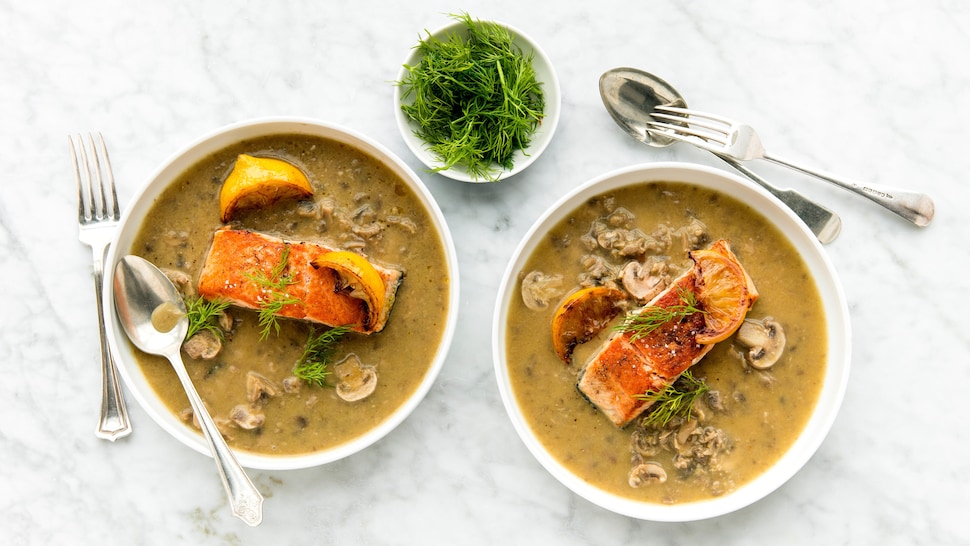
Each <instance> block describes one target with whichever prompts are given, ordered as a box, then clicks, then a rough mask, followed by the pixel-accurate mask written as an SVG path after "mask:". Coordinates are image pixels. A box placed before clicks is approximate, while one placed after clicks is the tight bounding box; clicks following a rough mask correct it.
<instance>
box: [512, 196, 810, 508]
mask: <svg viewBox="0 0 970 546" xmlns="http://www.w3.org/2000/svg"><path fill="white" fill-rule="evenodd" d="M717 239H724V240H726V241H728V242H729V243H730V248H731V249H732V250H733V251H734V253H735V254H736V255H737V258H738V260H739V261H740V262H741V263H742V264H743V266H744V269H745V270H746V271H747V273H748V274H749V275H750V277H751V280H752V281H753V283H754V285H755V286H756V287H757V291H758V293H759V297H758V299H757V301H756V302H755V303H754V305H753V306H752V307H751V309H750V310H749V311H748V314H747V319H746V320H745V322H744V324H743V325H742V327H741V329H739V330H738V332H737V333H735V334H734V335H733V336H731V337H730V338H728V339H726V340H724V341H721V342H719V343H717V344H716V345H714V347H713V349H712V350H711V351H710V352H709V353H708V354H707V355H706V356H705V357H704V358H703V359H702V360H700V361H699V362H698V363H697V364H695V365H694V366H693V367H691V368H690V369H689V372H690V376H689V377H687V375H688V374H684V376H681V380H686V379H689V378H692V379H694V380H696V381H697V382H699V383H701V384H702V385H703V386H704V387H705V389H706V390H698V391H697V392H698V393H699V396H698V398H697V399H696V400H695V401H694V403H693V405H692V406H691V409H690V412H689V413H680V414H677V415H675V416H674V417H673V418H671V419H669V420H668V421H666V422H665V423H662V422H658V420H657V419H654V418H651V416H652V415H653V411H654V410H655V409H656V408H657V407H658V406H659V405H660V404H659V403H657V404H655V405H654V406H651V407H650V409H648V410H647V411H646V412H645V413H643V414H642V415H641V416H640V417H639V418H637V419H635V420H634V421H633V422H631V423H630V424H629V425H627V426H625V427H622V428H620V427H617V426H616V425H614V424H613V423H612V422H611V421H610V420H609V419H608V418H607V417H606V416H605V415H604V414H603V413H601V412H600V411H599V410H598V409H597V408H596V407H594V406H593V405H592V404H590V403H589V402H588V401H587V400H586V399H585V398H584V396H583V395H582V394H581V393H580V392H579V391H578V390H577V378H578V377H579V376H580V375H581V372H582V371H583V369H584V365H586V363H587V361H588V360H589V359H590V357H591V356H592V355H594V353H595V352H596V351H597V349H598V348H599V347H600V346H601V345H603V344H604V342H605V341H606V339H607V338H608V337H609V336H610V334H611V333H612V332H613V329H614V327H615V326H616V325H618V324H619V323H621V322H622V320H623V318H622V316H621V317H617V318H615V319H613V320H612V321H611V322H610V323H609V325H608V326H607V327H606V328H604V329H603V330H601V331H600V332H599V333H598V334H596V336H595V337H593V338H592V339H590V340H589V341H587V342H585V343H581V344H579V345H577V346H576V347H575V350H574V352H573V355H572V358H571V360H569V363H568V364H567V363H564V362H563V360H561V359H560V357H559V356H557V352H556V347H555V344H554V340H553V336H552V335H551V333H550V331H551V327H550V325H551V324H552V322H553V317H554V316H555V315H556V313H557V308H558V305H557V304H558V303H559V302H560V301H562V300H563V298H564V297H566V296H567V295H569V294H574V293H575V292H576V290H578V289H580V288H581V287H589V286H608V287H611V288H616V289H618V290H622V291H624V292H625V293H626V294H628V299H629V300H630V301H629V303H628V308H630V309H634V308H640V307H641V306H643V304H644V303H645V301H644V300H643V299H642V298H644V297H646V299H647V300H649V296H644V294H640V293H639V292H640V291H641V290H644V285H643V284H644V281H648V282H647V283H646V284H647V285H650V284H652V283H653V282H654V281H655V280H656V279H665V280H666V282H668V283H669V281H670V279H673V278H676V277H677V276H678V275H680V274H681V273H683V272H685V271H686V270H687V269H688V268H690V267H692V265H691V260H690V259H689V258H688V252H689V251H691V250H694V249H698V248H705V247H706V246H708V245H710V244H711V243H712V242H714V241H715V240H717ZM631 264H635V265H631ZM518 288H519V289H521V291H522V293H521V294H520V290H516V291H513V293H514V294H515V295H514V296H513V297H512V300H511V301H510V304H509V311H508V324H507V337H506V347H505V351H506V357H507V362H508V370H509V376H510V381H511V384H512V390H513V393H514V397H515V400H516V403H517V404H518V405H519V406H520V408H521V411H522V413H523V414H524V416H525V418H526V420H527V421H528V423H529V426H530V428H532V430H533V432H534V433H535V434H536V436H537V437H538V439H539V441H540V442H541V443H542V444H543V445H544V446H545V448H546V449H547V450H548V451H549V453H550V454H551V455H552V456H553V457H555V458H556V459H557V460H558V461H559V462H560V463H561V464H563V465H564V466H566V467H567V468H569V469H570V470H571V471H572V472H573V473H575V474H577V475H578V476H580V477H581V478H583V479H584V480H586V481H588V482H589V483H591V484H592V485H594V486H596V487H598V488H600V489H603V490H606V491H609V492H612V493H614V494H617V495H620V496H623V497H627V498H631V499H636V500H643V501H648V502H656V503H664V504H671V503H682V502H690V501H696V500H702V499H708V498H712V497H716V496H720V495H724V494H727V493H729V492H731V491H733V490H735V489H736V488H738V487H741V486H743V485H744V484H745V483H747V482H749V481H751V480H752V479H754V478H755V477H757V476H758V475H759V474H761V473H763V472H764V471H765V470H767V469H768V468H769V467H770V466H771V465H772V464H774V463H775V462H776V461H777V460H778V459H779V458H780V457H781V456H782V455H783V454H784V453H785V452H786V451H787V450H788V449H789V447H790V446H791V445H792V444H793V442H794V441H795V439H796V438H797V437H798V435H799V434H800V432H801V430H802V429H803V428H804V427H805V425H806V423H807V422H808V419H809V417H810V415H811V412H812V410H813V409H814V407H815V404H816V402H817V400H818V397H819V394H820V391H821V387H822V382H823V379H824V375H825V361H826V352H827V350H828V349H827V340H826V331H825V316H824V312H823V308H822V303H821V300H820V297H819V293H818V289H817V287H816V285H815V281H814V280H813V279H812V277H811V275H810V273H809V271H808V268H807V266H806V265H805V263H804V262H803V260H802V259H801V257H800V256H799V254H798V252H797V251H796V250H795V248H794V247H793V246H792V245H791V244H790V243H789V242H788V241H787V240H786V239H785V237H784V236H783V235H782V234H781V232H780V231H778V230H777V229H776V228H775V227H774V226H772V225H771V224H770V223H769V222H768V221H767V220H766V219H765V218H764V217H763V216H761V215H760V214H759V213H757V212H756V211H754V210H753V209H751V208H750V207H748V206H747V205H744V204H743V203H740V202H738V201H736V200H734V199H733V198H730V197H728V196H725V195H723V194H720V193H717V192H715V191H711V190H708V189H705V188H700V187H696V186H693V185H688V184H682V183H673V182H671V183H645V184H639V185H634V186H629V187H625V188H622V189H618V190H616V191H613V192H610V193H609V194H604V195H600V196H598V197H596V198H594V199H591V200H589V201H587V203H586V204H585V205H584V206H582V207H580V208H579V209H577V210H575V211H573V212H572V213H570V214H569V215H568V216H567V217H566V218H565V219H564V220H563V221H562V222H560V223H559V224H558V225H557V226H556V227H555V228H554V229H552V230H551V231H550V232H549V233H548V234H547V235H546V236H545V237H544V239H543V240H542V242H540V243H539V245H538V246H537V247H536V248H535V250H534V251H533V253H532V254H531V256H529V258H528V261H527V263H526V266H525V267H524V268H523V269H522V270H521V271H520V272H519V286H518ZM638 298H641V299H639V301H638ZM621 315H622V313H621ZM681 380H678V382H680V381H681ZM645 394H646V393H645ZM654 417H655V416H654Z"/></svg>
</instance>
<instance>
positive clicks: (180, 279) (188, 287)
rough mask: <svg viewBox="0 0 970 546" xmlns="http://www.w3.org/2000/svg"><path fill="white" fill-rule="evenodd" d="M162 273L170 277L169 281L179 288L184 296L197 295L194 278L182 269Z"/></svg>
mask: <svg viewBox="0 0 970 546" xmlns="http://www.w3.org/2000/svg"><path fill="white" fill-rule="evenodd" d="M162 273H164V274H165V276H166V277H168V280H170V281H172V284H174V285H175V287H176V288H178V291H179V292H180V293H181V294H182V296H184V297H189V296H194V295H195V284H193V283H192V277H191V276H190V275H189V274H188V273H186V272H184V271H182V270H180V269H169V268H165V269H162Z"/></svg>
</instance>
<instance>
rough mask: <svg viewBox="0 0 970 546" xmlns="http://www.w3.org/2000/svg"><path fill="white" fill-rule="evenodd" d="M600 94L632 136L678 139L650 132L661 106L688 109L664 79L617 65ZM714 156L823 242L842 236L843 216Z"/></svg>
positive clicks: (656, 141) (661, 141)
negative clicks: (784, 207)
mask: <svg viewBox="0 0 970 546" xmlns="http://www.w3.org/2000/svg"><path fill="white" fill-rule="evenodd" d="M600 97H601V98H602V99H603V106H605V107H606V111H607V112H609V114H610V116H612V117H613V121H615V122H616V124H617V125H619V126H620V127H621V128H622V129H623V130H624V131H626V132H627V133H628V134H629V135H630V136H632V137H633V138H635V139H637V140H639V141H640V142H643V143H644V144H647V145H649V146H654V147H657V148H662V147H665V146H670V145H671V144H673V143H674V142H677V141H676V140H674V139H672V138H670V137H668V136H666V135H664V134H662V133H661V132H659V131H651V130H650V129H649V125H648V124H649V123H650V122H653V121H657V120H656V119H655V118H654V117H653V115H652V113H653V111H654V109H656V108H657V107H658V106H675V107H678V108H687V102H686V101H685V100H684V97H683V96H681V94H680V93H679V92H678V91H677V90H676V89H674V87H673V86H672V85H670V84H669V83H667V82H666V81H664V80H663V79H661V78H658V77H657V76H654V75H653V74H650V73H649V72H644V71H643V70H639V69H636V68H614V69H612V70H608V71H606V72H605V73H604V74H603V75H602V76H600ZM672 123H677V122H672ZM712 153H713V152H712ZM714 155H716V156H717V157H719V158H721V159H722V160H723V161H724V162H725V163H727V164H728V165H730V166H732V167H734V168H735V169H736V170H737V171H738V172H740V173H741V174H743V175H745V176H747V177H748V178H750V179H751V180H753V181H754V182H756V183H758V184H759V185H760V186H761V187H763V188H764V189H765V190H767V191H768V193H770V194H772V195H773V196H775V197H776V198H777V199H778V200H779V201H781V202H782V203H784V204H785V205H786V206H787V207H788V208H789V209H791V210H792V212H794V213H795V215H796V216H798V218H799V219H801V221H802V222H803V223H804V224H805V225H806V226H808V229H810V230H811V231H812V233H813V234H814V235H815V237H816V238H817V239H818V240H819V241H820V242H822V243H823V244H827V243H830V242H832V241H834V240H835V238H836V237H838V236H839V232H840V231H841V230H842V219H841V218H839V216H838V215H836V214H835V213H834V212H832V211H830V210H829V209H827V208H825V207H823V206H822V205H819V204H818V203H816V202H814V201H812V200H811V199H809V198H807V197H805V196H804V195H802V194H800V193H798V192H797V191H795V190H791V189H780V188H777V187H775V186H774V185H772V184H770V183H769V182H768V181H766V180H765V179H763V178H761V177H760V176H758V175H757V174H756V173H754V172H753V171H751V170H750V169H748V168H746V167H744V166H742V165H741V164H740V163H738V162H737V161H735V160H734V159H733V158H730V157H727V156H724V155H720V154H717V153H715V154H714Z"/></svg>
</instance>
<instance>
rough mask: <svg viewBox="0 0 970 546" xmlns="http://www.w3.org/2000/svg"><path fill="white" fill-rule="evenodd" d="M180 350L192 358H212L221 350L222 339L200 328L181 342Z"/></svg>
mask: <svg viewBox="0 0 970 546" xmlns="http://www.w3.org/2000/svg"><path fill="white" fill-rule="evenodd" d="M182 350H184V351H185V354H186V355H188V356H189V358H192V359H196V360H197V359H200V358H201V359H202V360H212V359H213V358H215V357H217V356H219V352H220V351H222V340H221V339H219V337H218V336H216V335H215V334H214V333H212V332H210V331H209V330H202V331H201V332H199V333H197V334H195V335H194V336H192V337H190V338H189V339H187V340H185V343H183V344H182Z"/></svg>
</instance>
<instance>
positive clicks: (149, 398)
mask: <svg viewBox="0 0 970 546" xmlns="http://www.w3.org/2000/svg"><path fill="white" fill-rule="evenodd" d="M274 134H306V135H313V136H319V137H323V138H328V139H331V140H335V141H337V142H341V143H345V144H347V145H348V146H350V147H353V148H356V149H358V150H361V151H363V152H365V153H368V154H370V155H371V156H373V157H375V158H377V159H378V160H380V161H381V162H382V163H383V164H384V165H386V166H387V167H388V168H389V169H391V170H392V171H393V172H394V173H395V174H397V175H398V176H399V177H400V178H401V179H402V180H403V181H404V182H405V183H406V184H407V185H408V186H409V187H410V188H411V190H412V191H414V193H415V194H416V195H417V197H418V199H419V200H420V201H421V202H422V204H423V205H424V206H425V208H426V209H427V211H428V213H429V215H430V216H431V218H432V220H433V225H434V228H435V230H436V231H437V233H438V236H439V237H440V240H441V244H442V246H443V248H444V252H445V259H446V262H447V267H448V277H449V279H450V282H449V287H450V290H449V294H448V314H447V320H446V323H445V329H444V332H443V334H442V336H441V341H440V343H439V345H438V348H437V350H436V352H435V354H434V358H433V361H432V363H431V366H430V368H429V369H428V372H427V373H426V374H425V377H424V378H423V380H422V381H421V383H420V385H419V386H418V388H417V389H416V390H415V392H414V393H413V394H412V395H411V396H410V398H408V399H407V400H406V401H405V402H404V403H403V404H402V405H401V406H400V407H398V408H397V409H396V410H395V411H394V412H393V413H392V414H391V415H389V416H388V417H387V418H386V419H384V420H383V421H382V422H381V423H380V424H378V425H377V426H376V427H374V428H373V429H371V430H369V431H368V432H366V433H364V434H363V435H361V436H358V437H357V438H354V439H352V440H350V441H348V442H346V443H343V444H340V445H337V446H334V447H332V448H329V449H326V450H322V451H317V452H314V453H308V454H302V455H282V456H277V455H258V454H254V453H250V452H243V451H236V452H235V455H236V458H237V459H238V460H239V463H240V464H242V465H243V466H245V467H248V468H258V469H268V470H286V469H297V468H307V467H312V466H317V465H322V464H326V463H329V462H333V461H336V460H338V459H342V458H344V457H347V456H349V455H352V454H354V453H356V452H358V451H360V450H362V449H364V448H366V447H367V446H369V445H371V444H373V443H374V442H376V441H377V440H379V439H381V438H383V437H384V436H385V435H386V434H388V433H389V432H390V431H391V430H393V429H394V428H395V427H397V426H398V425H399V424H400V423H401V422H402V421H404V419H405V418H406V417H407V416H408V415H410V414H411V412H412V411H413V410H414V409H415V408H416V407H417V405H418V404H419V403H420V402H421V400H423V399H424V397H425V395H426V394H427V393H428V391H429V390H430V388H431V385H432V384H433V383H434V381H435V379H436V378H437V376H438V373H439V372H440V371H441V367H442V366H443V365H444V362H445V357H446V356H447V353H448V348H449V346H450V345H451V340H452V338H453V336H454V332H455V326H456V324H457V321H458V301H459V300H458V290H459V286H458V285H459V277H458V257H457V253H456V252H455V246H454V242H453V241H452V238H451V233H450V231H449V230H448V226H447V224H446V223H445V218H444V215H443V214H442V213H441V209H440V208H438V205H437V203H436V202H435V201H434V198H433V197H432V196H431V193H430V192H429V191H428V189H427V188H426V187H425V186H424V184H423V183H422V182H421V180H420V178H418V176H417V175H416V174H415V173H414V171H413V170H411V168H410V167H408V166H407V165H406V164H405V163H404V162H403V161H402V160H401V159H400V158H398V157H397V156H395V155H394V154H393V153H391V152H390V151H389V150H387V149H386V148H385V147H384V146H382V145H381V144H378V143H377V142H376V141H374V140H371V139H370V138H368V137H366V136H363V135H361V134H358V133H355V132H353V131H350V130H348V129H346V128H342V127H339V126H336V125H332V124H329V123H325V122H322V121H317V120H312V119H306V118H262V119H255V120H250V121H244V122H240V123H236V124H233V125H229V126H226V127H223V128H221V129H218V130H216V131H213V132H212V133H209V134H207V135H205V136H203V137H201V138H199V139H198V140H196V141H194V142H192V143H190V144H188V145H187V146H185V147H184V148H183V149H182V150H180V151H178V152H177V153H175V154H174V155H173V156H172V157H170V158H169V159H168V160H167V161H165V163H163V164H162V165H161V166H160V167H159V168H158V170H156V171H155V172H154V173H153V174H152V175H151V176H150V177H149V178H148V181H147V183H146V184H145V186H144V187H143V188H142V189H141V190H140V191H139V192H138V193H137V194H136V195H135V197H134V199H132V202H131V203H130V204H129V205H128V206H127V207H126V208H125V212H124V215H123V216H122V218H121V223H120V224H119V226H118V233H117V235H116V238H115V241H114V242H113V243H112V245H111V247H110V251H109V253H108V257H107V261H106V264H105V268H104V270H105V283H104V292H103V302H104V303H103V306H104V307H103V308H104V313H105V316H106V317H108V318H109V320H106V321H105V322H106V325H105V326H106V328H107V333H108V342H109V345H110V347H111V350H112V351H113V354H114V357H115V361H116V362H117V364H118V370H119V372H120V374H121V376H122V378H123V379H124V381H125V384H126V385H127V386H128V389H129V390H130V391H131V393H132V395H133V396H134V398H135V400H137V401H138V403H139V404H140V405H141V406H142V408H144V409H145V411H146V412H147V413H148V414H149V416H151V418H152V419H153V420H154V421H155V422H156V423H158V425H159V426H161V427H162V428H163V429H164V430H165V431H167V432H168V433H169V434H171V435H172V436H174V437H175V438H176V439H178V440H179V441H181V442H182V443H184V444H185V445H187V446H189V447H191V448H192V449H194V450H196V451H198V452H199V453H203V454H205V455H211V453H210V451H209V447H208V445H207V444H206V441H205V439H204V438H203V437H202V435H201V434H200V433H197V432H195V431H193V430H191V429H190V428H189V427H186V426H185V424H184V423H182V421H181V419H179V417H178V416H176V415H174V414H173V413H172V412H171V411H170V410H169V409H168V408H167V407H166V406H165V404H164V403H163V402H162V401H161V399H160V398H159V397H158V395H157V394H156V393H155V391H154V390H153V389H152V387H151V385H150V384H149V383H148V381H147V379H146V378H145V375H144V374H143V373H142V370H141V367H140V366H139V365H138V363H137V362H136V361H135V355H134V353H133V351H134V350H136V349H133V348H132V347H131V345H130V344H129V343H128V340H127V337H126V335H125V333H124V330H123V328H122V327H121V324H120V323H119V322H118V318H117V312H116V311H115V304H114V292H113V290H112V285H113V284H114V281H113V279H114V269H115V264H117V262H118V260H120V259H121V257H122V256H124V255H126V254H128V253H130V249H131V246H132V244H133V242H134V239H135V237H136V235H137V234H138V231H139V230H140V229H141V225H142V219H143V218H144V217H145V214H146V213H147V212H148V211H149V209H150V208H151V207H152V205H153V204H154V202H155V200H156V199H158V197H159V196H160V195H161V194H162V192H163V191H164V190H165V189H166V188H167V187H168V186H169V185H170V184H172V183H173V182H174V181H175V180H176V179H177V178H178V177H179V176H180V175H181V174H182V173H184V172H185V171H186V170H187V169H189V168H190V167H192V166H193V165H194V164H195V163H197V162H199V161H200V160H202V159H203V158H205V157H207V156H209V155H211V154H212V153H214V152H216V151H218V150H220V149H223V148H225V147H226V146H229V145H231V144H234V143H237V142H240V141H243V140H246V139H251V138H257V137H261V136H266V135H274Z"/></svg>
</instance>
